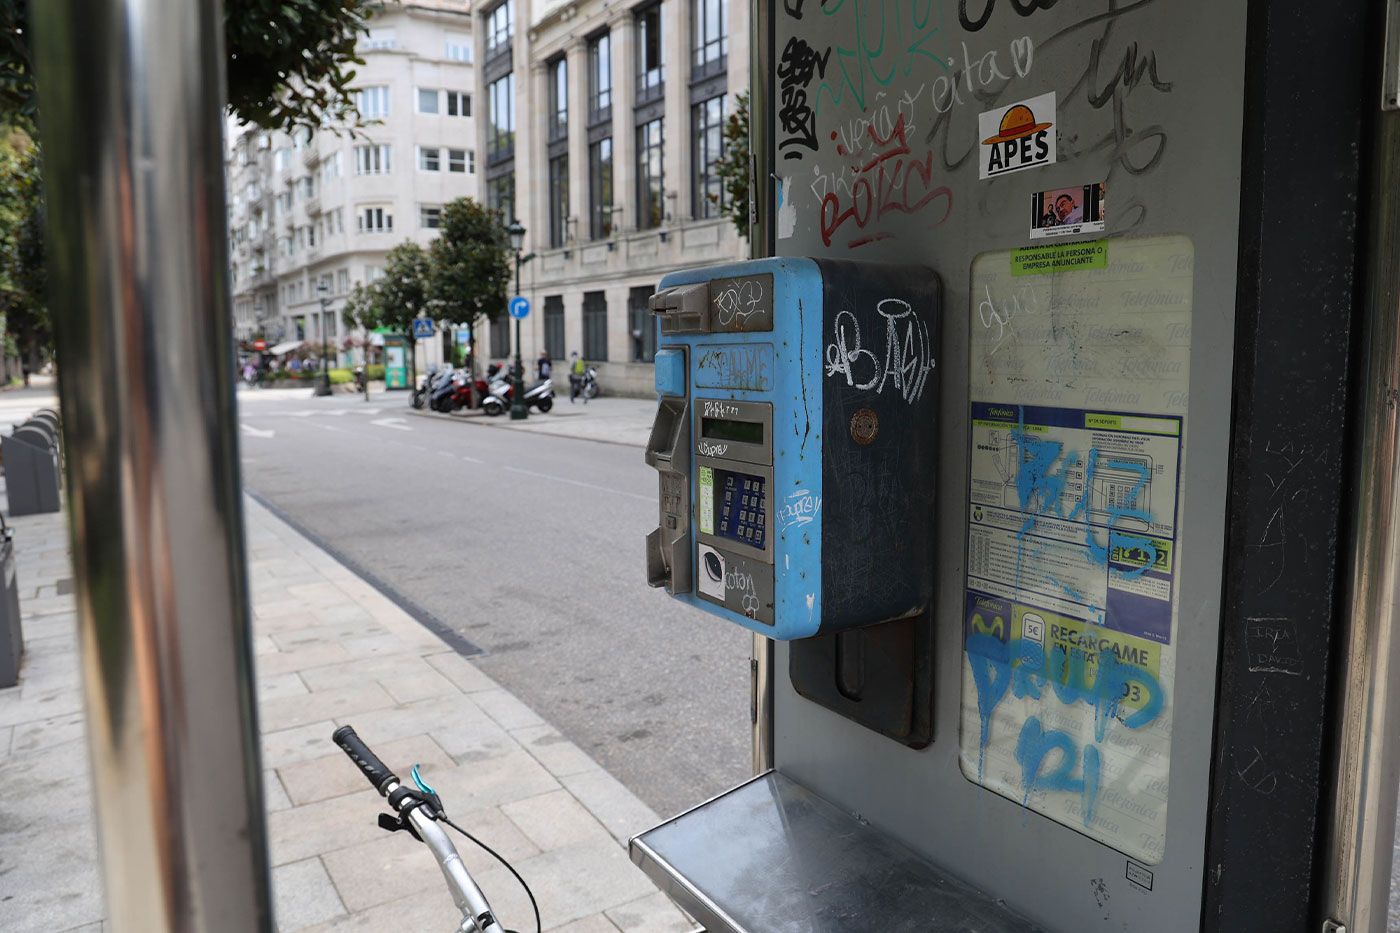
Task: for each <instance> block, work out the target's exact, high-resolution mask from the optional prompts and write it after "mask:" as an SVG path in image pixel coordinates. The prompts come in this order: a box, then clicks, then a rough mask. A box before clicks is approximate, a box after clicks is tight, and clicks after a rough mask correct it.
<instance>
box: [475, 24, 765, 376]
mask: <svg viewBox="0 0 1400 933" xmlns="http://www.w3.org/2000/svg"><path fill="white" fill-rule="evenodd" d="M475 15H476V23H475V26H476V28H475V30H474V32H475V35H476V36H477V48H476V57H477V60H478V62H479V66H478V67H479V71H480V76H479V79H480V82H481V87H482V96H483V98H484V102H483V105H482V116H483V117H484V119H482V120H479V121H478V122H479V124H480V126H479V129H478V142H477V144H476V146H477V149H478V150H479V151H480V152H481V153H482V160H481V173H482V190H483V196H484V199H485V201H486V204H487V205H488V206H489V207H494V208H497V209H499V210H500V211H501V212H502V215H503V217H504V218H505V219H507V220H509V219H510V218H512V217H515V218H518V219H519V220H520V222H521V223H522V224H524V226H525V228H526V230H527V233H526V241H525V252H526V253H531V252H532V253H533V254H534V258H533V259H532V260H531V261H530V262H528V263H527V264H526V265H525V267H524V270H523V273H522V279H523V282H522V290H523V291H524V293H525V295H526V297H528V298H529V299H530V302H531V307H532V310H531V313H530V317H529V318H528V319H527V320H526V321H525V325H526V326H525V328H524V333H523V334H522V344H523V350H524V353H525V355H526V358H527V359H530V358H533V357H535V356H536V355H538V353H539V351H540V350H541V349H544V350H546V351H547V352H548V353H549V355H550V356H551V357H552V358H553V359H555V360H560V359H565V358H567V356H568V354H569V353H570V352H571V351H574V350H577V351H579V352H580V353H581V354H582V355H583V356H584V357H585V358H586V359H588V360H589V361H591V362H594V363H596V364H598V368H599V377H600V381H601V382H602V384H603V387H604V391H610V392H614V393H617V394H635V395H645V394H649V393H650V392H651V391H652V382H653V376H652V364H651V361H652V359H653V356H654V354H655V350H656V331H655V318H654V317H653V316H652V315H651V314H650V313H648V312H647V308H646V301H647V298H648V296H650V295H651V293H652V292H653V290H654V289H655V286H656V283H657V281H658V280H659V279H660V278H661V276H662V275H664V274H665V273H667V272H669V271H671V270H674V269H682V268H686V267H691V266H697V265H706V264H710V263H716V262H724V261H732V260H735V259H739V258H742V257H744V256H746V255H747V246H746V244H745V243H744V241H743V240H741V239H740V238H739V237H738V235H737V233H736V232H735V229H734V226H733V223H732V221H730V220H729V219H727V218H724V217H721V216H720V214H719V205H718V204H716V203H715V201H714V200H713V199H712V198H711V197H710V196H711V195H714V196H716V197H718V196H720V195H721V194H722V192H721V190H720V184H719V180H718V178H716V177H715V175H714V172H713V168H714V162H715V160H716V159H717V158H718V156H719V155H720V152H721V145H722V135H721V127H722V125H723V121H724V119H725V118H726V116H727V115H728V114H729V113H730V112H731V110H732V107H733V101H734V98H735V95H737V94H738V93H740V92H742V91H743V90H744V89H745V88H746V87H747V83H748V58H749V53H748V34H749V29H748V4H747V3H746V2H745V0H643V2H640V3H633V4H625V3H617V2H608V0H496V2H494V3H488V4H483V5H479V6H478V7H477V9H476V14H475ZM487 330H488V333H487V335H486V338H487V341H488V342H487V344H486V346H484V347H480V348H479V349H486V350H489V354H490V356H491V357H492V358H500V357H504V356H506V355H507V353H508V352H511V351H513V346H512V344H511V337H510V333H509V331H510V330H511V328H510V326H509V324H508V323H507V322H506V321H504V320H503V321H500V322H497V323H496V324H494V325H492V326H490V327H489V328H488V329H487Z"/></svg>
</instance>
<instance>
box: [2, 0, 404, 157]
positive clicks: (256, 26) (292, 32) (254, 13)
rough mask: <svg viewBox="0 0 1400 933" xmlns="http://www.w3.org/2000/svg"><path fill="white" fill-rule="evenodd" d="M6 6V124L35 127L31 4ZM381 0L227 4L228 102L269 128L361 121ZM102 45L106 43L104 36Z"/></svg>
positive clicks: (15, 0)
mask: <svg viewBox="0 0 1400 933" xmlns="http://www.w3.org/2000/svg"><path fill="white" fill-rule="evenodd" d="M37 2H43V0H0V31H3V34H0V124H6V125H11V126H20V127H26V128H32V127H33V126H34V120H35V113H36V103H35V100H36V98H35V91H34V70H33V67H32V65H31V58H30V50H29V29H28V20H29V6H30V4H31V3H37ZM378 9H379V3H378V2H377V0H225V2H224V50H225V52H226V53H227V55H228V103H229V109H231V110H232V111H233V113H234V115H235V116H236V117H238V118H239V119H240V120H243V121H245V122H249V123H255V124H257V125H258V126H261V127H264V128H266V129H281V130H288V131H291V130H294V129H296V128H298V127H307V128H312V129H315V128H317V127H320V126H322V125H324V124H327V123H341V124H350V125H353V124H354V123H356V122H358V115H357V114H356V112H355V107H354V103H353V101H352V100H351V98H350V95H349V93H348V85H349V83H350V82H351V81H353V80H354V78H355V71H354V69H353V68H352V67H351V66H352V65H360V64H364V63H363V62H362V61H361V60H360V59H359V58H357V57H355V42H356V40H357V39H358V38H359V36H360V35H362V34H364V33H365V32H366V30H367V27H366V23H367V22H368V20H369V18H370V17H371V16H372V15H373V14H374V13H375V12H376V11H377V10H378ZM94 41H103V40H102V38H101V37H96V38H95V39H94Z"/></svg>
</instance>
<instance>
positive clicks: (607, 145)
mask: <svg viewBox="0 0 1400 933" xmlns="http://www.w3.org/2000/svg"><path fill="white" fill-rule="evenodd" d="M612 157H613V152H612V137H611V136H605V137H603V138H602V139H600V140H598V141H597V142H596V143H593V144H592V145H591V146H589V147H588V203H589V213H588V235H589V236H590V237H591V238H592V239H595V240H601V239H604V238H606V237H610V236H612V219H613V164H612Z"/></svg>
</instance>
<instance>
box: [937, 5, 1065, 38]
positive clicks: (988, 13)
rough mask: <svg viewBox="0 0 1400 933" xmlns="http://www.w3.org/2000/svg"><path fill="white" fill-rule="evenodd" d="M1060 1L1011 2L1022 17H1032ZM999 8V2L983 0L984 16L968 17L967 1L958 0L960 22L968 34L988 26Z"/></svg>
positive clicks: (1012, 6)
mask: <svg viewBox="0 0 1400 933" xmlns="http://www.w3.org/2000/svg"><path fill="white" fill-rule="evenodd" d="M1058 2H1059V0H1011V8H1012V9H1013V10H1015V11H1016V12H1017V13H1019V14H1020V15H1022V16H1030V15H1031V14H1032V13H1034V12H1036V11H1037V10H1048V9H1050V8H1051V7H1052V6H1054V5H1055V4H1056V3H1058ZM996 8H997V0H982V15H981V16H977V17H971V16H968V13H967V0H958V22H959V23H960V24H961V25H962V28H963V29H966V30H967V31H968V32H977V31H979V30H980V29H981V28H982V27H983V26H985V25H987V20H989V19H991V18H992V11H993V10H995V9H996Z"/></svg>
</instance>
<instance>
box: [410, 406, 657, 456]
mask: <svg viewBox="0 0 1400 933" xmlns="http://www.w3.org/2000/svg"><path fill="white" fill-rule="evenodd" d="M408 413H409V414H410V415H414V416H415V417H418V418H431V419H433V420H434V421H452V422H454V423H456V424H478V425H480V426H481V427H485V428H496V429H498V430H501V429H504V430H511V427H510V421H509V420H506V421H504V422H503V421H501V420H500V419H499V418H492V417H490V416H488V415H464V416H462V417H455V416H453V415H449V414H444V413H442V412H436V411H423V410H421V409H418V408H414V407H413V406H412V405H410V406H408ZM531 417H537V416H534V415H532V416H531ZM538 417H545V418H547V417H549V416H548V415H540V416H538ZM520 430H521V433H523V434H538V435H543V436H545V437H564V438H568V439H569V440H574V441H592V442H593V443H595V444H608V445H610V446H613V447H628V448H631V449H632V450H645V449H646V444H645V443H642V444H633V443H631V442H630V441H614V440H609V439H608V438H605V437H588V436H586V435H583V434H565V433H562V432H555V431H532V430H530V429H529V428H524V429H520Z"/></svg>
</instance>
